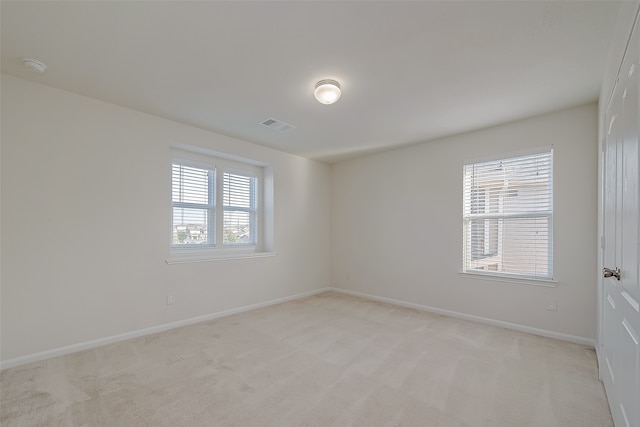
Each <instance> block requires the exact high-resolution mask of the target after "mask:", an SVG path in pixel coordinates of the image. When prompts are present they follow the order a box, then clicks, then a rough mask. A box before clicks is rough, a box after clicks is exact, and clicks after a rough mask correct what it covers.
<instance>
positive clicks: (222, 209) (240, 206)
mask: <svg viewBox="0 0 640 427" xmlns="http://www.w3.org/2000/svg"><path fill="white" fill-rule="evenodd" d="M172 154H173V156H172V161H171V256H170V258H172V259H173V260H175V259H176V258H177V259H178V260H181V259H187V260H200V259H211V258H218V257H219V255H220V254H227V255H228V254H230V253H235V254H238V253H240V252H253V253H255V252H260V251H261V250H262V247H263V246H262V237H261V236H262V234H261V233H262V229H261V228H262V226H261V221H262V209H261V202H262V201H261V196H262V195H261V193H262V192H261V185H262V179H263V168H262V167H259V166H256V165H253V164H250V163H242V162H239V161H235V160H230V159H226V158H222V157H214V156H207V155H203V154H199V153H191V152H184V151H177V150H176V151H174V152H173V153H172ZM223 257H225V256H223Z"/></svg>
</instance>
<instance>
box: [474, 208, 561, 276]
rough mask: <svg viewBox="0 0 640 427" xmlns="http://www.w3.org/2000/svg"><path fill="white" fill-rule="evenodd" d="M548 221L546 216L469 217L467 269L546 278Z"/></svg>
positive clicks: (548, 272)
mask: <svg viewBox="0 0 640 427" xmlns="http://www.w3.org/2000/svg"><path fill="white" fill-rule="evenodd" d="M550 221H551V220H550V218H548V217H540V218H505V219H500V220H498V219H493V220H485V219H474V220H471V221H470V222H469V229H470V230H469V233H468V237H469V242H468V244H467V251H468V254H467V268H468V269H470V270H493V271H498V272H503V273H513V274H524V275H530V276H540V277H548V276H549V275H550V270H549V268H550V246H549V241H550V240H549V237H550V236H549V230H550V229H551V227H550V226H551V222H550ZM489 267H491V268H489Z"/></svg>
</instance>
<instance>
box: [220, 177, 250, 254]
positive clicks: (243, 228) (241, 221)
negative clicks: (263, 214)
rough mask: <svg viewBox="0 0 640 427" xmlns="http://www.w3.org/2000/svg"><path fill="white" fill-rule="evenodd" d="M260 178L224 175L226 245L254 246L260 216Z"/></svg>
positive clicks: (224, 239) (224, 241)
mask: <svg viewBox="0 0 640 427" xmlns="http://www.w3.org/2000/svg"><path fill="white" fill-rule="evenodd" d="M257 184H258V178H257V177H256V176H253V175H247V174H245V173H231V172H225V173H224V189H223V196H222V199H223V206H224V208H223V210H224V219H223V229H224V238H223V244H225V245H246V244H251V245H254V244H255V243H256V235H257V227H258V223H257V221H256V219H257V215H258V187H257Z"/></svg>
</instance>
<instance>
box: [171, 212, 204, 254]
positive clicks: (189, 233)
mask: <svg viewBox="0 0 640 427" xmlns="http://www.w3.org/2000/svg"><path fill="white" fill-rule="evenodd" d="M208 229H209V222H208V211H207V209H187V208H176V207H174V208H173V240H172V242H173V244H174V245H193V244H196V245H197V244H206V243H207V233H208Z"/></svg>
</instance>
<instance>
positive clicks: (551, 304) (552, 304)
mask: <svg viewBox="0 0 640 427" xmlns="http://www.w3.org/2000/svg"><path fill="white" fill-rule="evenodd" d="M547 310H549V311H558V300H555V299H550V300H547Z"/></svg>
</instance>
